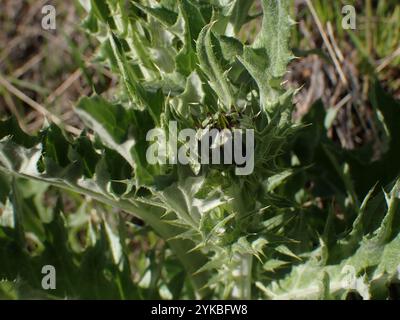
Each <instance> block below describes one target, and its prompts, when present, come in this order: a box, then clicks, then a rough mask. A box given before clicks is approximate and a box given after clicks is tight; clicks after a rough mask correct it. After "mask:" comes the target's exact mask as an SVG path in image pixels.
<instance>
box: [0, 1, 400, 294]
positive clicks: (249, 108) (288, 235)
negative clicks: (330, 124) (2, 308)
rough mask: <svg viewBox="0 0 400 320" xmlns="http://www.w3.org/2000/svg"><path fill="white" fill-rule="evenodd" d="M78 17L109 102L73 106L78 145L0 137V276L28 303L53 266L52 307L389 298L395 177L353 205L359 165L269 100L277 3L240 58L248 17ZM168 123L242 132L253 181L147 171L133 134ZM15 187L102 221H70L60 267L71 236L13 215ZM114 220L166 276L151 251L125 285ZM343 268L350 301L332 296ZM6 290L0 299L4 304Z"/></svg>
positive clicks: (209, 5)
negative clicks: (80, 198)
mask: <svg viewBox="0 0 400 320" xmlns="http://www.w3.org/2000/svg"><path fill="white" fill-rule="evenodd" d="M82 2H84V4H85V8H86V9H87V11H88V17H87V19H86V21H85V22H84V26H85V27H86V28H87V30H88V31H89V32H91V33H93V34H94V35H95V36H96V37H97V38H98V39H99V40H100V43H101V45H100V46H101V48H100V53H99V56H98V60H99V61H100V62H101V63H103V64H105V65H107V66H108V67H109V68H110V69H111V70H112V72H114V73H115V74H117V75H119V78H120V87H119V88H118V89H119V90H118V91H117V92H116V94H115V96H114V97H113V99H112V100H110V101H107V100H106V99H105V98H103V97H100V96H93V97H83V98H82V99H81V100H80V102H79V103H78V105H77V107H76V111H77V114H78V115H79V116H80V118H81V119H82V120H83V122H84V123H85V125H86V127H87V131H85V132H84V133H83V134H82V135H81V136H80V137H78V138H72V137H70V136H68V135H67V134H65V133H64V132H62V130H61V129H59V128H58V127H56V126H53V125H51V126H48V127H46V128H43V130H42V131H41V132H40V134H39V135H37V136H35V137H31V136H28V135H26V134H25V133H23V132H22V131H21V130H20V129H19V128H18V127H17V125H16V122H15V121H14V120H13V119H10V120H8V121H4V122H2V123H1V124H0V168H1V171H2V172H3V173H4V174H5V176H4V178H2V179H0V183H1V184H0V185H2V186H4V187H3V188H2V189H1V191H2V193H1V199H0V200H1V202H2V203H3V204H4V208H3V209H2V210H3V215H2V216H1V227H0V240H1V241H3V242H4V246H3V245H2V248H6V249H4V250H3V251H1V254H2V257H1V258H2V259H3V256H4V259H5V260H8V261H11V262H12V263H16V264H18V266H15V265H14V266H11V267H10V268H7V267H5V266H3V265H2V266H0V271H1V272H2V273H3V272H4V274H5V275H6V277H7V278H17V279H21V280H20V281H21V283H27V284H29V286H30V287H31V288H34V289H35V288H36V289H37V288H39V283H38V280H37V279H33V278H31V277H36V276H37V275H38V272H39V269H38V268H40V266H41V265H43V264H52V263H53V264H54V265H55V266H57V270H59V271H58V272H59V273H62V278H61V279H62V280H61V281H62V283H60V289H58V291H57V292H54V296H55V297H58V298H60V297H62V298H63V297H72V298H73V297H81V298H100V297H101V298H154V297H156V298H157V297H163V298H242V299H254V298H265V297H267V298H287V299H315V298H346V297H347V295H348V294H349V292H351V291H353V290H355V291H357V292H358V293H359V294H360V295H361V296H362V297H364V298H373V297H377V298H387V297H389V290H388V285H389V284H392V283H393V281H394V279H395V278H396V276H397V266H398V265H399V264H400V256H399V252H400V251H399V249H400V248H398V247H399V241H400V238H399V227H398V226H399V220H398V219H399V214H400V212H399V210H398V208H399V206H398V205H399V203H398V202H399V197H400V195H399V182H397V183H396V182H395V183H393V181H394V180H395V178H396V176H397V175H398V174H399V170H398V166H397V167H396V165H393V167H392V168H391V171H390V175H388V177H385V179H384V181H382V183H383V185H384V186H386V185H389V184H390V183H392V185H391V186H390V191H388V193H387V194H386V193H385V197H383V195H382V194H380V193H378V192H375V191H373V192H371V193H369V194H368V195H367V198H366V200H365V201H364V202H363V203H362V204H361V203H359V201H358V199H362V198H364V196H365V193H366V192H363V191H364V189H365V188H368V190H369V189H370V188H371V187H372V186H373V184H374V183H376V180H378V179H379V178H380V177H377V176H376V175H375V176H373V177H374V179H372V176H371V177H370V179H369V180H368V184H363V185H361V187H360V186H359V185H357V184H354V183H353V180H352V179H353V175H354V177H356V180H355V182H358V181H363V180H361V178H359V176H358V175H361V173H362V170H363V172H364V175H365V171H366V170H368V168H371V164H368V163H366V164H364V165H365V166H364V167H363V169H362V170H360V167H359V166H358V165H359V163H358V161H356V160H357V159H358V158H357V155H349V154H344V155H343V152H342V151H341V150H337V148H336V147H334V146H332V145H331V144H330V143H329V141H327V138H326V132H325V131H324V128H323V127H321V126H320V124H321V123H323V122H321V121H320V120H321V117H322V120H323V117H324V115H323V114H322V115H321V113H318V112H315V114H310V115H309V118H308V119H305V120H304V121H305V123H306V124H308V123H312V124H313V125H312V126H309V127H307V128H304V126H303V125H301V124H296V123H294V122H293V121H292V118H291V114H292V110H293V104H292V97H293V94H294V93H293V92H291V91H285V90H283V88H282V87H281V81H282V76H283V75H284V73H285V71H286V67H287V64H288V63H289V61H290V60H291V57H292V55H291V52H290V50H289V35H290V28H291V25H292V24H293V23H292V20H291V19H290V16H289V1H287V0H284V1H283V0H281V1H279V0H263V1H262V8H263V23H262V28H261V31H260V33H259V34H258V35H257V37H256V39H255V41H254V42H253V43H251V44H248V43H242V42H240V41H239V40H238V33H239V32H240V30H241V28H242V26H243V25H244V24H245V23H246V22H249V21H251V20H252V19H253V18H254V17H252V16H250V15H249V10H250V8H251V5H252V1H241V0H230V1H217V0H214V1H197V0H179V1H169V0H161V1H153V0H143V1H129V2H128V1H123V0H92V1H82ZM241 8H243V10H242V9H241ZM379 105H380V104H379ZM397 106H398V105H397ZM388 108H389V107H388ZM313 110H315V109H313ZM388 112H389V111H388ZM172 120H175V121H177V123H178V129H184V128H197V127H203V126H209V127H217V128H218V129H224V128H237V129H253V130H254V131H255V140H256V141H255V153H254V161H255V169H254V172H253V173H252V174H251V175H249V176H237V175H235V166H234V165H224V166H221V165H196V164H190V165H187V166H183V165H160V164H157V165H151V164H149V163H148V162H147V161H146V150H147V148H148V146H149V144H148V142H147V141H146V135H147V132H148V131H149V130H150V129H153V128H159V129H160V130H163V131H165V132H167V133H168V131H169V130H170V128H169V122H170V121H172ZM387 120H388V119H386V121H387ZM383 121H384V120H383ZM392 128H393V129H395V127H392ZM89 131H90V132H92V133H93V134H94V138H92V137H91V135H89V134H88V132H89ZM396 132H397V131H393V132H392V136H391V139H393V140H392V141H397V140H396V139H397V138H398V135H397V133H396ZM179 143H180V144H181V143H182V142H181V141H179ZM394 146H395V145H394V142H392V144H391V149H390V151H389V152H395V151H394V150H395V149H394ZM396 154H397V153H396ZM352 159H353V160H352ZM354 159H356V160H354ZM383 161H384V160H383ZM374 165H376V164H372V166H374ZM367 174H369V173H367ZM21 179H22V180H21ZM24 179H28V180H33V181H40V183H38V182H35V183H38V185H43V183H44V184H45V185H46V188H47V185H51V186H53V187H56V188H60V189H62V190H67V191H64V192H74V193H78V194H81V195H84V196H87V197H90V198H91V199H94V200H96V203H101V204H102V206H104V208H105V209H104V210H108V211H109V213H108V214H104V215H100V218H101V219H100V220H101V222H100V223H98V225H97V226H91V222H90V220H89V218H88V210H87V208H85V207H83V209H82V211H81V213H80V211H78V212H77V213H76V215H78V216H80V215H81V216H82V220H83V221H85V222H84V223H85V224H86V225H87V228H88V229H89V230H91V233H92V234H91V235H90V239H91V240H90V241H91V242H89V243H88V244H87V245H86V246H85V248H83V249H82V250H80V251H79V252H75V253H74V252H73V248H72V247H71V246H73V244H71V243H69V242H68V241H66V239H67V238H68V237H69V236H68V234H69V233H70V232H72V231H71V230H70V228H71V227H72V225H73V223H68V221H66V219H65V214H63V213H62V212H63V208H62V206H61V205H57V206H55V209H54V210H52V211H51V213H50V212H49V209H48V208H44V207H43V206H39V207H35V206H32V205H27V204H26V201H31V197H28V196H26V195H25V196H24V195H23V194H21V193H20V190H19V188H20V184H21V183H23V181H26V180H24ZM371 180H373V181H371ZM21 181H22V182H21ZM306 182H311V183H312V184H315V187H314V188H312V189H310V188H306V187H305V185H306ZM31 183H32V182H31ZM387 190H389V189H387ZM21 192H22V191H21ZM38 194H40V193H38ZM321 198H322V199H323V200H321ZM321 201H322V202H323V203H322V204H321ZM116 209H118V210H121V211H124V212H126V213H128V214H130V215H133V216H135V217H137V218H140V219H141V220H143V221H144V223H145V225H146V228H147V227H148V228H150V229H151V230H153V231H154V232H155V233H156V234H157V235H158V236H159V237H160V238H162V239H164V240H165V241H166V242H167V245H168V248H164V249H163V255H162V257H163V259H165V260H162V261H161V263H160V262H159V261H157V259H156V258H155V257H154V256H155V252H156V250H154V251H152V253H151V254H153V255H154V256H153V257H152V258H149V260H150V264H149V265H148V266H147V267H143V265H142V266H138V265H136V266H134V267H135V268H137V269H136V270H131V268H132V265H131V264H130V263H128V260H129V259H128V255H129V253H128V251H127V249H126V241H125V240H126V238H125V236H124V234H125V233H126V231H124V229H125V225H124V223H122V222H118V223H117V225H118V226H119V227H117V228H115V226H114V228H112V227H110V225H109V223H108V222H107V221H108V220H107V219H106V217H105V216H107V217H108V216H114V215H113V213H114V210H116ZM31 211H33V212H31ZM4 212H5V214H4ZM46 213H47V214H48V215H49V216H51V217H48V218H47V219H46V218H45V217H44V216H43V215H45V214H46ZM21 216H22V218H21ZM338 216H344V218H342V219H338ZM34 217H35V218H34ZM114 218H115V217H114ZM21 219H22V220H21ZM71 219H72V218H71ZM30 220H32V222H30ZM117 220H118V219H117ZM31 223H32V224H33V225H34V226H35V229H31V228H33V226H31ZM135 232H137V233H138V234H139V233H140V228H139V230H135ZM30 233H33V234H35V235H36V237H37V238H38V242H40V243H41V244H42V247H43V248H42V249H41V251H40V252H38V253H32V252H26V250H25V249H24V248H25V242H26V237H27V234H30ZM143 239H144V240H145V239H146V237H143ZM10 247H17V248H18V250H15V251H13V252H14V253H13V254H15V255H18V256H16V257H14V258H12V257H11V255H10V252H9V251H7V250H9V249H7V248H10ZM24 250H25V251H24ZM35 255H36V256H35ZM34 256H35V257H34ZM53 259H56V260H55V261H53ZM59 259H63V260H59ZM60 261H61V262H60ZM158 262H159V263H160V265H158ZM143 264H144V263H143ZM346 266H347V267H352V268H353V269H351V270H354V277H355V279H356V284H355V285H353V284H351V285H350V286H347V285H346V282H345V281H344V280H343V277H345V276H346V275H345V274H344V273H343V270H344V268H345V267H346ZM25 268H32V270H34V271H33V272H30V271H26V270H25ZM146 268H147V269H146ZM131 273H139V274H141V275H142V276H143V277H141V280H139V281H138V279H135V277H132V276H131ZM147 273H148V274H150V280H149V281H145V280H146V279H147V278H146V276H145V274H147ZM17 283H18V282H17ZM82 283H84V284H85V286H82ZM18 288H19V287H18V286H15V288H13V290H10V289H9V288H8V284H6V285H2V287H0V290H3V291H7V293H6V294H5V296H13V297H18V296H19V295H20V290H18ZM0 292H1V291H0ZM166 292H167V294H166Z"/></svg>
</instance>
